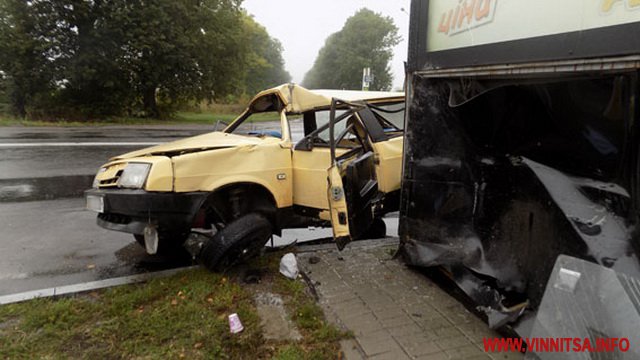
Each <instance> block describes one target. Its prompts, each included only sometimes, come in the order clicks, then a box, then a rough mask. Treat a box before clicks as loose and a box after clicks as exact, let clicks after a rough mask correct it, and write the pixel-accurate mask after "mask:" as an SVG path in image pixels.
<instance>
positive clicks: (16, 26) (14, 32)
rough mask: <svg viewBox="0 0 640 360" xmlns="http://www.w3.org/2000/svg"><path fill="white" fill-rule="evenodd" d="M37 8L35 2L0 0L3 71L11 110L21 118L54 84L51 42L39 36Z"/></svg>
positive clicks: (1, 65) (1, 68)
mask: <svg viewBox="0 0 640 360" xmlns="http://www.w3.org/2000/svg"><path fill="white" fill-rule="evenodd" d="M37 9H38V4H37V3H35V4H34V3H33V2H28V1H24V0H0V72H2V74H3V83H4V85H5V88H6V89H5V91H6V93H7V95H8V98H9V102H10V104H11V105H10V106H11V111H12V112H13V113H14V114H15V115H18V116H20V117H25V116H26V114H27V108H28V106H29V105H30V103H31V102H32V101H33V100H34V99H35V98H36V97H37V96H38V94H42V93H46V92H47V90H48V89H49V87H50V86H51V79H52V75H51V74H52V68H51V67H50V66H49V65H50V61H49V60H48V59H47V54H48V49H49V45H48V44H47V42H46V41H45V40H44V38H43V37H42V36H40V35H41V32H42V31H41V30H42V29H41V28H39V24H38V20H37V18H36V14H37V12H38V10H37Z"/></svg>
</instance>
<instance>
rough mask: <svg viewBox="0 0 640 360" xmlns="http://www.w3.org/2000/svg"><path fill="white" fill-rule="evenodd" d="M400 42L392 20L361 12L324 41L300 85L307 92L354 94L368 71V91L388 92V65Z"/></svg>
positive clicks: (389, 77)
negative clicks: (322, 90) (371, 77)
mask: <svg viewBox="0 0 640 360" xmlns="http://www.w3.org/2000/svg"><path fill="white" fill-rule="evenodd" d="M400 40H401V38H400V36H399V35H398V27H397V26H396V25H395V24H394V22H393V19H391V18H390V17H385V16H382V15H381V14H378V13H375V12H373V11H371V10H369V9H361V10H359V11H357V12H356V13H355V14H354V15H353V16H351V17H350V18H349V19H347V21H346V23H345V24H344V27H343V28H342V30H340V31H339V32H337V33H334V34H332V35H330V36H329V37H328V38H327V40H326V41H325V44H324V46H323V47H322V48H321V49H320V51H319V52H318V56H317V58H316V60H315V63H314V64H313V67H312V68H311V70H309V72H308V73H307V74H306V75H305V77H304V80H303V82H302V83H303V84H304V85H305V86H306V87H309V88H333V89H352V90H357V89H360V88H361V87H362V69H363V68H365V67H370V68H371V72H372V73H373V75H374V81H373V84H372V85H371V87H370V89H371V90H389V89H390V88H391V84H392V81H393V76H392V75H391V68H390V65H389V62H390V61H391V59H392V57H393V51H392V50H393V47H394V46H395V45H397V44H398V43H399V42H400Z"/></svg>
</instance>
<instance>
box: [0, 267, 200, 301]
mask: <svg viewBox="0 0 640 360" xmlns="http://www.w3.org/2000/svg"><path fill="white" fill-rule="evenodd" d="M199 267H200V266H197V265H196V266H188V267H183V268H179V269H171V270H164V271H157V272H152V273H145V274H137V275H130V276H124V277H119V278H113V279H105V280H98V281H90V282H86V283H81V284H74V285H65V286H59V287H53V288H48V289H41V290H33V291H27V292H23V293H17V294H11V295H4V296H0V305H6V304H13V303H18V302H23V301H28V300H33V299H38V298H45V297H54V296H61V295H69V294H75V293H79V292H85V291H92V290H99V289H104V288H109V287H114V286H120V285H128V284H135V283H140V282H145V281H149V280H151V279H156V278H161V277H167V276H171V275H174V274H177V273H179V272H182V271H185V270H191V269H195V268H199Z"/></svg>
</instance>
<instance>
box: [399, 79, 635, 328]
mask: <svg viewBox="0 0 640 360" xmlns="http://www.w3.org/2000/svg"><path fill="white" fill-rule="evenodd" d="M410 84H411V92H410V93H409V94H410V95H409V102H408V106H409V108H408V114H409V115H408V121H407V126H406V135H405V136H406V137H405V139H406V140H405V154H404V155H405V156H404V159H405V162H404V173H403V189H402V204H401V207H400V209H401V210H400V211H401V213H400V217H401V218H400V242H401V245H400V254H401V255H402V256H403V258H404V259H405V261H406V262H407V263H409V264H411V265H416V266H424V267H431V266H442V267H444V268H446V269H447V270H448V271H449V272H450V273H451V275H452V277H453V279H454V280H455V281H456V283H457V284H458V285H459V287H460V288H462V289H463V290H464V291H465V292H466V293H467V294H468V295H469V296H470V297H471V298H472V300H473V301H474V302H475V303H476V304H477V305H478V307H479V309H481V310H483V311H484V312H485V313H486V314H487V317H488V318H489V322H490V323H491V325H492V326H494V327H499V326H502V325H504V324H505V323H511V322H514V321H515V320H516V319H518V318H519V317H521V316H522V315H526V316H525V317H528V316H529V315H530V310H535V309H537V308H538V306H539V305H540V302H541V299H542V296H543V294H544V292H545V287H546V284H547V280H548V279H549V276H550V275H551V273H552V269H553V267H554V264H555V261H556V259H557V258H558V256H561V255H568V256H572V257H575V258H579V259H583V260H587V261H589V262H592V263H594V264H598V265H600V266H603V267H605V268H609V269H611V270H613V271H616V272H617V273H621V274H626V275H627V276H630V277H637V278H640V263H639V260H638V259H639V255H640V237H639V236H638V233H637V230H636V224H637V220H638V208H639V204H640V198H639V197H638V191H639V190H640V177H639V173H640V165H639V162H638V160H639V156H638V154H639V144H640V141H639V139H638V136H639V135H638V134H639V133H640V132H638V129H637V125H636V124H637V122H638V114H637V110H636V109H637V106H638V104H637V102H638V73H637V72H636V71H627V72H622V73H618V74H603V73H599V74H594V73H583V74H571V75H566V76H564V77H563V76H559V75H558V74H548V75H546V77H545V75H542V74H536V76H535V77H534V76H529V77H527V78H524V77H523V78H514V77H506V76H505V77H499V76H498V77H496V76H493V77H486V78H485V77H476V78H474V77H471V76H469V77H467V78H464V79H451V78H448V79H447V78H434V77H423V76H420V75H415V74H414V75H413V78H412V79H411V82H410ZM525 308H527V311H524V309H525ZM516 330H518V329H516Z"/></svg>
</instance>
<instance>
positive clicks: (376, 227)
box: [356, 217, 387, 240]
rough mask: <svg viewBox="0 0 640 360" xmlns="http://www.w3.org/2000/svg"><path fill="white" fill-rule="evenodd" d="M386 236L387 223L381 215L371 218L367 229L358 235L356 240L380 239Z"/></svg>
mask: <svg viewBox="0 0 640 360" xmlns="http://www.w3.org/2000/svg"><path fill="white" fill-rule="evenodd" d="M385 237H387V224H385V222H384V220H383V219H382V218H381V217H377V218H375V219H373V222H372V223H371V226H369V229H367V231H365V233H364V234H362V235H360V236H358V238H357V239H356V240H367V239H382V238H385Z"/></svg>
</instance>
